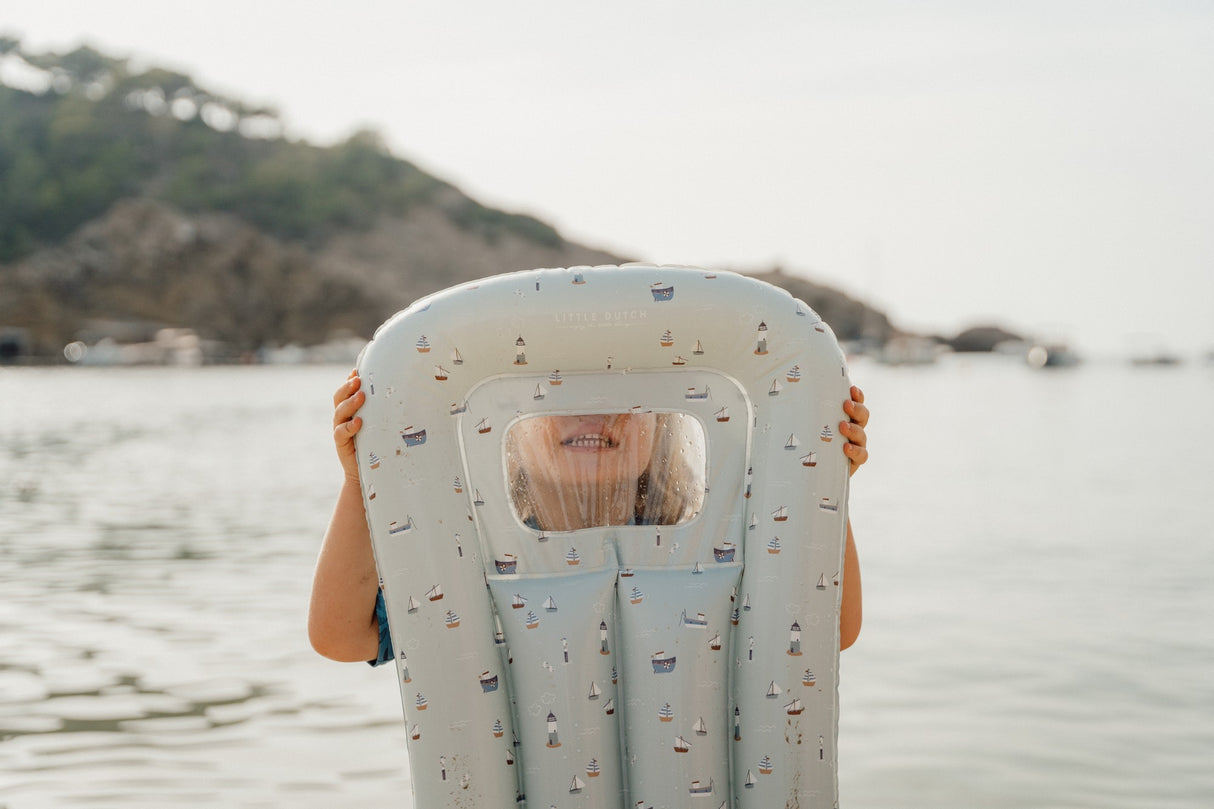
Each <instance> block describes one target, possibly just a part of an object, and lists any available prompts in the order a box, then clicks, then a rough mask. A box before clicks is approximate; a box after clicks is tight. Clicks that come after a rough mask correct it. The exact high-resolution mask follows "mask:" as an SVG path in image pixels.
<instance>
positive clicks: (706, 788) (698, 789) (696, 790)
mask: <svg viewBox="0 0 1214 809" xmlns="http://www.w3.org/2000/svg"><path fill="white" fill-rule="evenodd" d="M687 792H688V793H690V794H691V795H696V796H705V795H711V794H712V779H711V778H709V779H708V784H707V785H705V784H701V783H700V779H698V778H697V779H696V780H694V781H692V782H691V786H690V787H688V788H687Z"/></svg>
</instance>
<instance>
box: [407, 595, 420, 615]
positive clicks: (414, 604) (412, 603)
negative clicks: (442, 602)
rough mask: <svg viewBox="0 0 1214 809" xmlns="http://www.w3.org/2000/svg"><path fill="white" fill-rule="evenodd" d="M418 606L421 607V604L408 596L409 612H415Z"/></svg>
mask: <svg viewBox="0 0 1214 809" xmlns="http://www.w3.org/2000/svg"><path fill="white" fill-rule="evenodd" d="M420 606H421V603H420V602H419V601H418V600H417V599H416V598H414V597H413V596H412V595H410V596H409V612H417V608H418V607H420Z"/></svg>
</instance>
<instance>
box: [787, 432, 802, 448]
mask: <svg viewBox="0 0 1214 809" xmlns="http://www.w3.org/2000/svg"><path fill="white" fill-rule="evenodd" d="M799 446H801V442H800V440H798V439H797V435H796V433H789V434H788V440H787V441H785V442H784V449H786V450H789V451H792V450H794V449H796V448H797V447H799Z"/></svg>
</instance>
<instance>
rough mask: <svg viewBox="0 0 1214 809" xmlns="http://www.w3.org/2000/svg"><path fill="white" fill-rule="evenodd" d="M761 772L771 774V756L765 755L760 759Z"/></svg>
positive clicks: (761, 773)
mask: <svg viewBox="0 0 1214 809" xmlns="http://www.w3.org/2000/svg"><path fill="white" fill-rule="evenodd" d="M759 774H760V775H771V756H763V758H761V759H759Z"/></svg>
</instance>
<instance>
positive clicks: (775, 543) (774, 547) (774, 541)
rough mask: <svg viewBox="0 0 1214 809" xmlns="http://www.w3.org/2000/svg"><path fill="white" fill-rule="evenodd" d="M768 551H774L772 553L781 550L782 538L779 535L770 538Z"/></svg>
mask: <svg viewBox="0 0 1214 809" xmlns="http://www.w3.org/2000/svg"><path fill="white" fill-rule="evenodd" d="M767 552H768V553H772V554H775V553H779V552H780V538H779V537H772V538H771V539H770V540H768V542H767Z"/></svg>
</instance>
